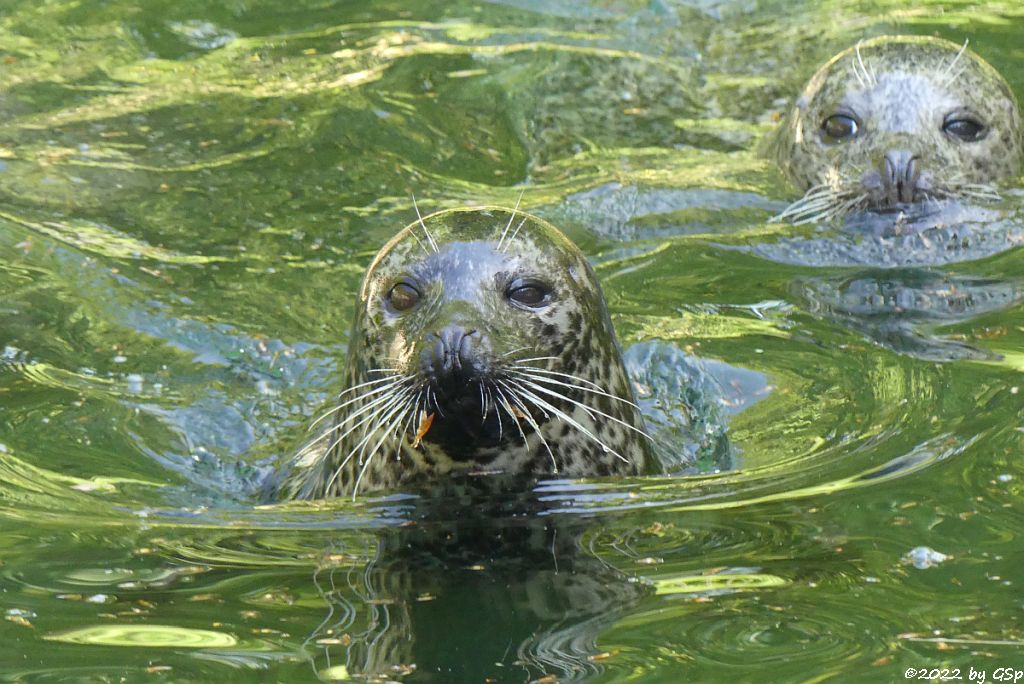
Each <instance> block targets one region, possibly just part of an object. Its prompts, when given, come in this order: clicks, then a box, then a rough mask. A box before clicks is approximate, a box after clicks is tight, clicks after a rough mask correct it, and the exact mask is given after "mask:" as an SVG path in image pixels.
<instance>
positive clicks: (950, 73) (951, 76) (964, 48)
mask: <svg viewBox="0 0 1024 684" xmlns="http://www.w3.org/2000/svg"><path fill="white" fill-rule="evenodd" d="M969 42H970V38H964V44H963V45H962V46H961V47H960V49H959V50H958V51H957V53H956V56H955V57H954V58H953V61H951V62H950V63H949V66H947V67H946V69H945V70H944V71H943V72H942V73H943V75H945V77H946V78H945V80H944V82H945V83H946V84H949V83H952V82H953V81H955V80H956V79H957V78H958V77H959V76H960V72H959V71H958V72H957V73H955V74H954V73H953V67H955V66H956V63H957V62H959V61H960V58H961V57H963V55H964V52H966V51H967V44H968V43H969Z"/></svg>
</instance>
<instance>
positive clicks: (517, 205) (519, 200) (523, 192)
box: [498, 188, 526, 252]
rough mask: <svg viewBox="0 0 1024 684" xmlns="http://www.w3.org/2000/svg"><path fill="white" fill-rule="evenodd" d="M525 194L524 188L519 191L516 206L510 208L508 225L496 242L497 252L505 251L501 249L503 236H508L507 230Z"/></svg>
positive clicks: (503, 240)
mask: <svg viewBox="0 0 1024 684" xmlns="http://www.w3.org/2000/svg"><path fill="white" fill-rule="evenodd" d="M525 193H526V188H523V189H522V190H520V191H519V199H517V200H516V206H515V207H513V208H512V213H511V214H510V215H509V217H508V224H507V225H506V226H505V230H503V231H501V238H500V239H499V240H498V251H499V252H504V251H505V248H504V247H503V244H504V242H505V236H506V235H508V229H509V228H511V227H512V222H513V221H514V220H515V219H516V212H517V211H519V203H520V202H522V201H523V194H525Z"/></svg>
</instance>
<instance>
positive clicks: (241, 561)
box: [0, 0, 1024, 682]
mask: <svg viewBox="0 0 1024 684" xmlns="http://www.w3.org/2000/svg"><path fill="white" fill-rule="evenodd" d="M1022 15H1024V11H1022V10H1021V9H1020V8H1017V7H1016V6H1015V5H1013V4H1012V3H997V2H990V3H981V4H977V3H970V4H969V3H965V2H944V3H941V4H939V3H918V4H917V6H916V7H915V8H908V7H907V6H906V5H905V4H904V3H901V2H879V1H874V2H868V1H863V2H833V1H831V0H818V1H817V2H810V1H807V2H797V3H793V2H777V1H773V0H763V1H760V2H758V1H750V0H744V1H742V2H729V1H726V0H723V1H721V2H718V1H713V0H701V1H693V2H679V1H676V0H660V1H657V2H650V3H646V2H630V1H627V0H622V1H605V2H591V3H580V2H568V1H566V2H554V3H552V2H533V1H532V0H508V1H506V2H491V3H480V4H471V3H466V2H420V3H415V4H409V3H397V2H373V3H370V2H360V3H355V2H337V3H331V2H326V1H305V0H297V1H295V2H290V3H286V4H282V3H277V2H227V3H215V2H186V3H169V2H148V3H143V4H142V5H140V4H139V3H129V2H119V1H115V2H98V1H97V0H85V1H78V2H64V1H53V2H45V3H40V2H28V1H25V2H16V1H12V0H6V1H5V2H3V3H0V293H2V295H0V517H2V520H3V527H2V530H3V531H2V532H0V548H2V550H3V552H2V554H0V562H2V565H0V592H2V597H3V599H2V609H3V610H4V612H5V617H6V620H5V621H3V622H2V623H0V636H2V639H0V673H2V676H3V677H4V678H5V679H10V680H13V681H108V680H110V679H114V678H121V677H123V678H124V680H126V681H211V680H216V681H225V682H226V681H317V679H318V678H320V679H325V680H343V679H345V678H347V677H354V676H356V674H357V673H359V672H367V671H370V672H375V673H378V674H380V675H381V676H386V677H390V678H392V679H398V680H402V681H409V682H417V681H423V682H462V681H465V682H482V681H509V682H524V681H545V682H547V681H554V680H555V679H554V678H558V679H559V680H561V681H594V682H619V681H643V682H678V681H683V680H692V681H730V682H731V681H765V680H766V679H770V680H771V681H793V682H806V681H815V682H817V681H827V680H835V681H872V682H874V681H905V679H904V673H905V671H906V670H907V668H911V667H913V668H918V669H923V668H932V667H959V668H962V670H963V672H964V677H965V678H966V672H967V669H968V668H969V667H971V666H973V667H975V668H976V669H985V670H987V671H988V672H989V674H990V677H991V676H992V672H993V671H994V670H995V669H996V668H998V667H1005V666H1010V667H1016V668H1018V669H1024V650H1022V648H1024V634H1022V632H1024V621H1022V620H1024V619H1022V615H1024V613H1022V610H1021V609H1022V604H1021V592H1020V589H1019V586H1020V584H1021V583H1022V582H1024V571H1022V570H1021V567H1022V565H1021V559H1022V548H1024V547H1022V544H1021V542H1020V541H1019V540H1018V539H1017V534H1018V531H1019V530H1020V529H1021V528H1022V519H1021V509H1020V502H1019V500H1018V499H1017V495H1018V494H1020V493H1021V484H1020V483H1021V482H1022V478H1024V466H1022V465H1021V463H1020V459H1019V455H1020V454H1021V447H1022V441H1024V434H1022V433H1024V411H1022V403H1021V395H1020V386H1021V384H1022V380H1024V376H1022V370H1024V308H1022V307H1021V305H1020V301H1021V292H1022V285H1021V284H1022V283H1024V268H1022V267H1021V264H1020V258H1019V257H1020V252H1019V250H1016V249H1014V248H1013V245H1012V244H1007V245H1005V248H1003V247H1000V248H999V249H992V250H989V251H988V252H986V253H985V254H983V255H976V254H970V255H969V257H970V258H967V259H952V260H950V259H946V260H940V261H938V262H936V263H934V264H930V263H924V264H911V265H904V266H901V267H898V268H893V267H892V266H893V265H894V264H891V263H872V262H871V260H870V259H867V260H861V261H857V260H847V261H841V260H840V261H836V260H834V259H833V260H828V259H820V260H817V261H816V262H815V261H814V260H811V263H807V262H805V261H802V260H800V259H787V258H781V257H780V251H781V252H783V253H785V254H789V253H791V252H790V251H787V250H788V249H789V247H788V246H789V245H792V244H793V243H792V242H785V241H786V240H791V241H792V240H804V241H812V242H813V241H814V240H818V239H823V238H822V237H821V234H820V233H818V232H815V229H814V228H806V227H799V228H794V227H792V226H786V225H779V224H769V223H768V219H769V218H770V217H771V216H772V215H774V214H775V213H777V212H778V211H779V210H780V209H781V208H782V207H784V206H785V205H786V203H787V202H788V201H789V200H790V199H792V192H791V191H790V190H789V189H787V188H786V187H785V185H784V184H783V182H782V179H781V178H780V177H779V175H778V174H776V173H775V172H774V170H773V169H772V168H771V167H770V165H769V164H768V163H767V162H766V161H764V160H763V159H761V158H759V157H758V156H757V154H756V148H757V144H758V140H759V139H760V138H761V137H762V136H763V135H764V134H765V133H766V132H767V131H769V130H771V127H772V126H773V124H774V122H775V121H776V120H777V119H778V116H779V114H780V112H782V111H783V110H784V108H785V106H786V103H787V102H788V98H789V97H791V95H792V93H794V92H795V91H796V90H797V88H798V87H799V86H800V85H801V84H802V82H803V81H804V80H805V79H806V78H807V77H808V75H809V74H811V73H812V72H813V70H814V68H815V67H816V65H817V64H818V63H820V62H821V61H822V60H824V59H826V58H827V57H829V56H830V55H831V54H833V53H835V52H837V51H838V50H840V49H842V48H845V47H847V46H848V45H850V44H852V43H854V42H855V41H856V40H858V39H860V38H863V37H869V36H874V35H881V34H884V33H891V32H909V33H920V34H935V35H940V36H943V37H946V38H949V39H951V40H954V41H957V42H959V41H962V40H963V39H965V38H969V39H970V41H971V46H972V48H974V49H975V50H976V51H977V52H979V53H980V54H981V55H983V56H984V57H985V58H986V59H988V60H990V61H991V62H992V63H993V64H994V65H995V66H996V67H997V68H999V69H1000V70H1001V71H1002V72H1003V73H1004V74H1005V75H1006V76H1007V79H1008V80H1009V81H1010V83H1011V85H1012V86H1013V88H1014V89H1015V91H1016V92H1017V93H1018V96H1020V95H1021V94H1022V93H1024V67H1022V65H1024V50H1022V49H1021V47H1020V27H1021V26H1024V16H1022ZM1017 185H1018V186H1019V185H1020V183H1019V182H1018V183H1017ZM520 193H522V206H523V207H524V208H525V209H528V210H530V211H532V212H535V213H537V214H539V215H541V216H543V217H545V218H547V219H549V220H551V221H553V222H554V223H556V224H557V225H559V226H560V227H562V228H563V229H564V230H566V232H568V233H569V234H570V235H571V236H572V237H573V238H574V239H576V240H577V241H578V242H579V243H580V244H581V246H582V247H583V248H584V250H585V251H586V252H587V253H588V255H590V256H591V257H592V258H593V260H594V263H595V264H596V265H597V269H598V272H599V275H600V276H601V278H602V282H603V285H604V288H605V292H606V294H607V297H608V300H609V306H610V309H611V311H612V316H613V319H614V321H615V324H616V327H617V330H618V332H619V335H620V338H621V339H622V341H623V342H624V344H626V345H627V346H630V345H637V344H653V343H655V342H659V343H668V344H671V345H673V346H674V348H676V349H678V350H682V351H684V352H685V353H687V354H689V355H690V356H691V357H692V358H700V359H704V360H705V361H707V362H708V363H709V364H721V365H720V366H717V367H719V368H723V367H724V368H732V369H743V370H744V372H745V373H747V374H740V375H737V376H735V379H737V382H738V383H739V384H738V385H737V386H736V387H735V388H733V390H734V393H733V395H732V396H734V397H735V396H737V395H738V396H740V399H738V400H737V401H738V404H736V405H735V406H734V407H733V408H735V409H737V410H730V409H729V407H727V406H723V407H720V408H721V413H722V415H723V420H724V419H725V417H727V418H728V436H729V441H730V443H731V445H732V446H733V447H734V448H735V450H736V451H735V461H734V462H732V463H731V464H730V466H731V467H728V468H724V469H719V471H718V472H714V470H715V469H714V468H713V467H711V466H709V467H707V468H704V470H703V471H700V472H694V473H691V474H687V475H683V476H677V477H672V478H648V479H636V480H629V481H611V482H609V481H594V482H587V483H571V482H553V483H545V484H543V485H542V486H541V487H539V488H538V491H536V492H534V493H533V494H532V495H531V496H532V498H533V500H534V502H533V503H531V508H530V511H531V512H530V514H529V515H526V516H523V515H521V514H520V513H518V512H517V510H520V509H517V508H516V505H515V503H516V502H515V501H513V502H511V503H508V505H506V503H507V502H503V501H495V502H491V504H490V505H489V507H488V508H487V509H486V510H485V511H483V514H482V515H479V516H475V517H474V516H470V517H468V518H466V517H465V516H460V514H459V510H460V509H459V507H458V506H456V505H453V506H451V507H448V506H444V505H440V506H437V505H432V504H431V502H429V501H423V500H420V499H416V498H413V497H409V496H401V495H395V496H390V497H379V496H377V497H365V498H361V499H360V500H358V501H355V502H352V501H348V500H341V501H334V502H329V503H325V504H293V505H288V506H269V507H267V506H260V505H258V504H256V503H254V500H253V498H252V497H251V496H250V495H249V492H250V491H251V487H252V485H253V483H255V482H258V481H259V479H260V478H261V476H262V474H263V473H265V472H266V471H267V469H270V468H273V467H277V466H280V465H281V464H282V463H283V462H285V460H286V459H287V457H288V455H289V454H290V453H292V451H293V450H294V449H295V448H296V446H297V445H298V444H300V443H301V441H302V439H303V435H304V433H305V430H306V427H307V426H308V424H309V422H310V420H311V418H312V416H314V415H316V414H317V411H318V409H319V408H320V407H321V406H322V405H323V402H324V401H326V400H327V399H328V398H329V397H330V396H331V395H332V394H333V393H334V392H336V391H337V390H338V385H337V382H336V379H335V374H336V371H337V369H338V364H339V363H340V360H341V358H342V353H343V351H344V349H345V347H346V343H347V337H348V325H349V321H350V317H351V310H352V301H353V298H354V296H355V292H356V288H357V286H358V283H359V279H360V277H361V275H362V272H363V269H364V268H365V266H366V264H367V263H368V262H369V260H370V258H371V257H372V255H373V253H374V252H375V251H376V250H377V249H378V247H379V246H380V245H381V244H383V242H384V241H385V240H386V239H387V238H388V237H390V236H391V235H392V234H393V233H394V232H395V231H396V230H397V229H398V228H400V227H401V226H402V225H404V224H405V223H407V222H408V221H410V220H411V219H412V218H413V216H414V214H413V212H412V206H411V202H410V196H411V195H412V194H415V195H416V197H417V198H418V201H419V203H420V206H421V207H422V208H424V209H426V210H433V209H440V208H445V207H452V206H460V205H464V204H468V203H480V204H494V203H497V204H505V205H511V204H514V203H515V202H516V200H517V198H518V197H519V196H520ZM1020 209H1021V207H1020V197H1019V195H1014V194H1012V193H1009V194H1007V197H1006V200H1005V201H1004V202H1003V203H1002V204H1000V205H997V206H993V207H991V208H990V209H989V210H991V211H994V212H997V213H998V215H999V216H1001V217H1010V219H1012V217H1014V216H1017V215H1018V214H1017V213H1016V212H1019V211H1020ZM1010 219H1008V220H1010ZM779 244H782V245H783V247H781V248H780V247H775V248H773V249H767V248H764V247H763V246H764V245H779ZM814 244H817V243H814ZM829 249H831V248H829ZM773 250H774V251H773ZM804 253H805V252H804ZM829 253H831V252H829ZM801 254H803V253H801ZM858 254H862V252H858ZM783 256H784V255H783ZM975 257H979V258H975ZM660 377H661V379H660V380H659V379H658V378H655V379H654V380H653V382H654V389H655V390H657V389H658V388H662V389H664V387H666V386H668V385H669V384H670V382H671V374H670V373H668V374H663V375H662V376H660ZM743 378H748V379H749V378H763V379H764V383H763V384H758V383H753V382H752V383H751V384H749V385H745V384H743V382H740V380H742V379H743ZM753 395H756V396H753ZM739 409H742V410H739ZM922 547H924V548H922ZM915 550H916V551H915ZM933 552H934V553H933ZM488 677H489V678H491V679H490V680H488V679H486V678H488ZM545 678H547V679H545Z"/></svg>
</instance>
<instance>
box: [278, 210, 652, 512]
mask: <svg viewBox="0 0 1024 684" xmlns="http://www.w3.org/2000/svg"><path fill="white" fill-rule="evenodd" d="M345 379H346V383H347V388H346V389H345V390H344V391H343V392H342V394H341V396H340V397H339V400H338V402H337V404H336V405H335V406H334V407H332V408H331V409H330V410H329V411H328V413H327V414H325V416H324V418H323V421H322V422H326V423H327V427H326V428H323V429H321V433H320V434H319V435H317V437H316V439H315V440H314V441H313V443H311V444H310V445H309V446H308V447H307V448H305V449H304V450H303V451H302V452H300V454H299V455H298V456H297V458H296V460H295V463H294V466H293V469H292V471H291V473H290V474H289V475H288V477H287V478H286V480H285V482H284V484H283V486H282V488H281V491H280V493H279V495H280V496H283V497H291V498H322V497H328V496H336V495H339V494H352V495H355V493H356V492H357V491H366V490H372V489H382V488H391V487H396V486H399V485H404V484H408V483H416V482H421V481H425V480H429V479H431V478H436V477H438V476H443V475H445V474H447V473H453V472H468V473H471V474H492V473H494V474H499V473H500V474H505V475H513V476H536V475H543V474H558V475H560V476H564V477H587V476H596V475H611V474H631V473H638V472H642V471H644V470H646V469H647V468H648V467H649V461H650V445H649V443H648V438H646V435H645V433H644V432H643V423H642V419H641V417H640V414H639V410H638V409H637V407H636V405H635V404H634V401H633V394H632V388H631V385H630V383H629V380H628V378H627V375H626V372H625V369H624V366H623V363H622V358H621V354H620V350H619V346H618V343H617V342H616V339H615V334H614V331H613V328H612V324H611V320H610V318H609V316H608V312H607V309H606V307H605V303H604V298H603V296H602V293H601V289H600V286H599V284H598V282H597V279H596V278H595V275H594V272H593V270H592V269H591V267H590V265H589V264H588V263H587V261H586V259H585V258H584V256H583V254H582V253H581V252H580V251H579V249H578V248H577V247H576V246H575V245H574V244H573V243H572V242H571V241H569V239H568V238H566V237H565V236H564V235H563V234H562V233H560V232H559V231H558V230H557V229H556V228H554V227H553V226H551V225H550V224H548V223H546V222H544V221H542V220H541V219H538V218H536V217H533V216H529V215H527V214H524V213H522V212H518V211H516V210H508V209H499V208H484V209H460V210H452V211H443V212H440V213H437V214H433V215H431V216H428V217H426V218H423V219H420V220H418V221H416V222H414V223H412V224H411V225H409V226H407V227H406V228H405V229H404V230H402V231H401V232H400V233H399V234H398V235H396V236H395V237H394V238H393V239H392V240H391V241H390V242H389V243H388V244H387V245H386V246H385V247H384V248H383V249H382V250H381V251H380V252H379V253H378V254H377V256H376V258H375V259H374V260H373V263H372V264H371V265H370V267H369V270H368V272H367V274H366V277H365V279H364V281H363V285H362V288H361V291H360V296H359V302H358V304H357V306H356V316H355V320H354V323H353V330H352V336H351V340H350V348H349V355H348V360H347V364H346V372H345Z"/></svg>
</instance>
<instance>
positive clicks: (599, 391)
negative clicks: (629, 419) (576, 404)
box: [518, 373, 640, 410]
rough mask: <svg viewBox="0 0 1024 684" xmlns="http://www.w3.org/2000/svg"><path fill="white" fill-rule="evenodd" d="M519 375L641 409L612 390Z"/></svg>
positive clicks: (526, 374) (525, 374) (528, 374)
mask: <svg viewBox="0 0 1024 684" xmlns="http://www.w3.org/2000/svg"><path fill="white" fill-rule="evenodd" d="M518 375H519V376H520V377H524V378H528V379H530V380H532V381H534V382H547V383H551V384H553V385H558V386H560V387H567V388H568V389H574V390H579V391H580V392H590V393H591V394H597V395H600V396H602V397H608V398H609V399H614V400H615V401H621V402H622V403H623V404H627V405H629V406H632V407H633V408H635V409H638V410H639V409H640V407H639V406H637V405H636V404H634V403H633V402H631V401H630V400H629V399H623V398H622V397H620V396H618V395H615V394H612V393H611V392H606V391H604V390H603V389H600V388H598V389H594V388H592V387H585V386H583V385H574V384H572V383H568V382H562V381H561V380H555V379H554V378H545V377H537V376H534V375H531V374H530V373H518Z"/></svg>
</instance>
